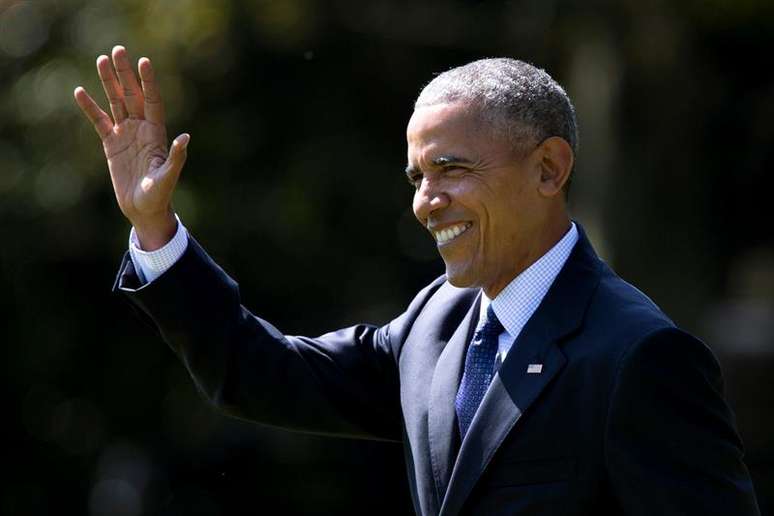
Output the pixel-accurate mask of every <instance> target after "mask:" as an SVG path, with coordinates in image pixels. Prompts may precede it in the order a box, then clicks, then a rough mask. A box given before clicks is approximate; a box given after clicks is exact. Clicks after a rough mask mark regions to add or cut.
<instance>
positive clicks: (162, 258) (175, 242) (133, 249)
mask: <svg viewBox="0 0 774 516" xmlns="http://www.w3.org/2000/svg"><path fill="white" fill-rule="evenodd" d="M175 218H176V219H177V231H176V232H175V236H173V237H172V240H170V241H169V242H167V244H166V245H165V246H164V247H162V248H160V249H157V250H155V251H143V250H142V249H140V241H139V240H138V239H137V233H135V231H134V228H132V230H131V231H130V232H129V257H130V258H131V259H132V264H133V265H134V270H135V271H136V272H137V276H138V277H139V279H140V281H141V282H143V283H150V282H151V281H153V280H155V279H156V278H158V277H159V276H161V275H162V274H164V273H165V272H166V271H167V270H168V269H169V268H170V267H172V266H173V265H174V264H175V262H176V261H178V260H179V259H180V257H181V256H183V253H185V250H186V248H187V247H188V230H186V229H185V226H183V223H182V222H180V219H179V218H178V216H177V215H175Z"/></svg>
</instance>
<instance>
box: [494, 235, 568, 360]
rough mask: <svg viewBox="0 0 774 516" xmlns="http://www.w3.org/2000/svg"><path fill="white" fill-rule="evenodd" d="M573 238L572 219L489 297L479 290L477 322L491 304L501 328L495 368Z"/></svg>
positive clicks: (534, 307) (549, 282) (543, 292)
mask: <svg viewBox="0 0 774 516" xmlns="http://www.w3.org/2000/svg"><path fill="white" fill-rule="evenodd" d="M577 242H578V228H577V227H575V223H574V222H573V223H572V226H571V227H570V229H569V230H568V231H567V233H565V235H564V236H563V237H562V239H561V240H559V242H557V243H556V245H554V247H552V248H551V249H550V250H549V251H548V252H547V253H546V254H544V255H543V256H542V257H540V258H539V259H538V260H537V261H536V262H535V263H533V264H532V265H530V266H529V267H528V268H527V269H525V270H524V272H522V273H521V274H519V275H518V276H516V278H514V279H513V281H511V282H510V283H509V284H508V285H507V286H506V287H505V288H504V289H503V290H502V291H501V292H500V293H499V294H498V295H497V296H496V297H495V298H494V299H493V300H491V299H489V298H488V297H486V295H485V294H482V296H481V309H480V311H479V324H481V321H484V320H485V319H486V311H487V308H489V306H490V304H491V306H492V308H493V310H494V312H495V315H496V316H497V319H498V320H499V321H500V322H501V323H502V325H503V327H504V328H505V331H504V332H503V333H501V334H500V337H499V339H498V351H497V358H496V362H495V370H497V369H498V368H499V367H500V364H502V362H503V361H504V360H505V357H506V355H507V354H508V351H510V349H511V346H512V345H513V343H514V342H515V341H516V338H517V337H518V336H519V334H520V333H521V330H522V328H524V325H525V324H527V321H529V318H530V317H532V314H534V313H535V310H537V307H538V306H539V305H540V303H541V302H542V301H543V298H544V297H545V296H546V293H548V289H549V288H550V287H551V285H552V284H553V282H554V280H555V279H556V277H557V276H558V275H559V271H561V270H562V267H563V266H564V264H565V262H566V261H567V259H568V258H569V257H570V253H571V252H572V249H573V247H575V244H576V243H577Z"/></svg>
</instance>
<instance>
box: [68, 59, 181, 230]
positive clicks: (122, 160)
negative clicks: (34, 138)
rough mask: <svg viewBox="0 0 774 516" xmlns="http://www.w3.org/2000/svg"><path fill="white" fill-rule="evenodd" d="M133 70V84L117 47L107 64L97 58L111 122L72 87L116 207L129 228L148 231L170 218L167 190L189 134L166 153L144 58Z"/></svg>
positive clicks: (81, 91)
mask: <svg viewBox="0 0 774 516" xmlns="http://www.w3.org/2000/svg"><path fill="white" fill-rule="evenodd" d="M138 71H139V75H140V81H139V82H138V80H137V77H136V76H135V74H134V72H133V71H132V69H131V67H130V66H129V58H128V56H127V54H126V50H125V49H124V48H123V47H120V46H117V47H115V48H114V49H113V62H112V64H111V61H110V59H109V58H108V57H107V56H100V57H99V58H98V59H97V72H98V73H99V78H100V81H101V82H102V86H103V88H104V90H105V95H106V96H107V99H108V102H109V103H110V111H111V113H112V115H113V118H112V120H111V118H110V116H108V115H107V113H105V112H104V111H103V110H102V109H101V108H100V107H99V105H97V103H96V102H94V100H93V99H92V98H91V97H90V96H89V94H88V93H86V91H85V90H84V89H83V88H80V87H79V88H76V90H75V100H76V102H77V103H78V105H79V106H80V108H81V109H82V110H83V112H84V114H85V115H86V116H87V117H88V118H89V120H91V122H92V124H94V129H95V130H96V131H97V134H99V136H100V138H101V139H102V147H103V149H104V151H105V157H106V158H107V162H108V168H109V169H110V178H111V181H112V183H113V189H114V191H115V194H116V200H117V201H118V206H119V208H120V209H121V211H122V212H123V214H124V215H125V216H126V217H127V218H128V219H129V220H130V221H131V222H132V224H133V225H134V226H135V227H138V226H143V227H148V226H153V225H154V224H156V225H158V224H157V223H158V222H160V221H161V222H163V221H167V222H168V221H169V218H170V217H171V206H170V205H171V198H172V192H173V191H174V189H175V185H176V184H177V178H178V176H179V174H180V170H181V169H182V167H183V163H184V162H185V148H186V145H187V143H188V139H189V136H188V135H187V134H183V135H181V136H179V137H178V138H176V139H175V141H174V142H173V145H172V149H171V151H170V150H169V147H168V146H167V131H166V128H165V126H164V123H165V122H164V106H163V104H162V102H161V97H160V95H159V91H158V87H157V85H156V81H155V76H154V72H153V68H152V67H151V63H150V60H148V59H146V58H142V59H140V61H139V62H138ZM161 225H164V224H163V223H162V224H161ZM167 226H168V224H167Z"/></svg>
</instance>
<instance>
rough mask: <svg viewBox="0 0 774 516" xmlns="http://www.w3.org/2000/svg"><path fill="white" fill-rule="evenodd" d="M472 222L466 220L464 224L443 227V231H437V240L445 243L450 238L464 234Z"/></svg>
mask: <svg viewBox="0 0 774 516" xmlns="http://www.w3.org/2000/svg"><path fill="white" fill-rule="evenodd" d="M471 225H472V224H471V223H469V222H466V223H464V224H457V225H456V226H452V227H450V228H446V229H442V230H441V231H436V232H435V240H436V241H437V242H438V243H439V244H444V243H446V242H448V241H449V240H452V239H453V238H456V237H458V236H460V235H461V234H463V233H464V232H465V231H467V230H468V228H469V227H470V226H471Z"/></svg>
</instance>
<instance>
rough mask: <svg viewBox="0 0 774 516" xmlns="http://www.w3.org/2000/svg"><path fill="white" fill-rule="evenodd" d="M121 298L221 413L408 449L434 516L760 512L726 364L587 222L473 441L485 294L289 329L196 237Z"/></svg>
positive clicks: (424, 506) (129, 270)
mask: <svg viewBox="0 0 774 516" xmlns="http://www.w3.org/2000/svg"><path fill="white" fill-rule="evenodd" d="M115 288H116V289H117V290H120V291H121V292H123V293H125V294H126V296H128V298H129V299H130V300H131V302H132V303H133V304H134V305H135V306H137V307H139V309H140V312H141V313H142V314H146V315H147V316H148V317H150V318H151V319H152V321H153V322H154V323H155V325H156V326H157V327H158V329H159V331H160V333H161V335H162V337H163V338H164V340H166V342H167V343H168V344H169V345H170V346H171V347H172V349H173V350H174V351H175V352H176V353H177V354H178V356H179V357H180V359H181V360H182V361H183V363H184V364H185V366H186V367H187V368H188V370H189V371H190V372H191V374H192V376H193V378H194V380H195V382H196V384H197V386H198V388H199V389H200V391H201V392H202V393H203V394H204V395H205V396H206V398H207V399H208V400H210V401H211V402H212V403H214V404H215V405H216V406H218V407H219V408H220V409H222V410H223V411H224V412H226V413H228V414H231V415H234V416H237V417H240V418H246V419H250V420H254V421H258V422H261V423H264V424H269V425H275V426H279V427H283V428H289V429H295V430H301V431H308V432H315V433H323V434H331V435H349V436H360V437H365V438H376V439H388V440H395V441H401V442H402V443H403V448H404V451H405V459H406V465H407V471H408V478H409V486H410V490H411V495H412V499H413V502H414V507H415V508H416V511H417V513H419V514H423V515H430V514H443V515H452V514H459V513H470V514H484V515H496V514H518V515H530V516H537V515H552V516H556V515H595V516H596V515H603V514H628V515H640V516H657V515H678V514H679V515H702V516H707V515H724V516H732V515H733V516H746V515H754V514H759V510H758V508H757V505H756V501H755V495H754V491H753V486H752V483H751V480H750V476H749V473H748V471H747V469H746V467H745V465H744V463H743V461H742V453H743V452H742V443H741V441H740V439H739V436H738V435H737V432H736V429H735V423H734V417H733V414H732V413H731V411H730V410H729V408H728V406H727V405H726V402H725V401H724V398H723V384H722V378H721V373H720V369H719V367H718V364H717V361H716V360H715V358H714V356H713V355H712V353H711V352H710V350H709V349H708V348H707V347H706V346H705V345H704V344H703V343H702V342H700V341H699V340H697V339H696V338H694V337H692V336H690V335H688V334H687V333H685V332H683V331H681V330H679V329H677V328H676V327H675V325H674V324H673V323H672V322H671V321H670V320H669V319H668V318H667V317H666V316H665V315H664V314H663V313H662V312H661V311H660V310H659V309H658V307H656V306H655V305H654V304H653V303H652V302H651V301H650V300H649V299H648V298H647V297H646V296H645V295H644V294H642V293H641V292H639V291H638V290H637V289H635V288H634V287H632V286H631V285H629V284H627V283H625V282H624V281H623V280H621V279H620V278H619V277H618V276H616V275H615V273H614V272H613V271H612V270H611V269H610V268H608V267H607V266H606V265H605V264H604V263H603V262H602V261H601V260H600V259H599V258H598V257H597V256H596V254H595V253H594V251H593V249H592V247H591V245H590V244H589V242H588V240H587V238H586V236H585V234H584V233H583V231H582V229H581V231H580V239H579V241H578V244H577V245H576V246H575V248H574V250H573V252H572V254H571V256H570V258H569V259H568V261H567V263H566V265H565V266H564V268H563V269H562V271H561V272H560V274H559V276H558V277H557V279H556V281H555V282H554V284H553V285H552V287H551V289H550V290H549V292H548V294H547V295H546V297H545V299H544V300H543V302H542V304H541V305H540V307H539V308H538V309H537V311H536V312H535V314H534V315H533V316H532V318H531V319H530V320H529V322H528V323H527V324H526V326H525V327H524V329H523V331H522V332H521V334H520V335H519V337H518V339H517V341H516V343H515V344H514V346H513V348H512V349H511V351H510V352H509V354H508V356H507V359H506V360H505V361H504V363H503V365H502V367H501V369H500V370H499V372H498V373H497V374H496V375H495V378H494V379H493V381H492V384H491V387H490V389H489V391H488V392H487V394H486V396H485V398H484V400H483V401H482V404H481V406H480V408H479V411H478V413H477V414H476V416H475V418H474V420H473V422H472V424H471V427H470V430H469V432H468V434H467V435H466V437H465V439H464V441H463V442H462V443H461V444H458V443H457V442H456V441H458V439H459V438H458V437H457V435H458V434H457V432H458V431H457V425H456V420H455V417H456V416H455V409H454V397H455V394H456V392H457V388H458V385H459V382H460V378H461V375H462V368H463V365H464V357H465V352H466V346H467V344H468V342H469V340H470V337H471V331H472V330H473V329H474V325H475V322H476V320H477V314H478V303H479V291H478V290H473V289H459V288H455V287H453V286H451V285H450V284H449V283H447V282H446V281H445V278H444V277H441V278H438V279H437V280H436V281H434V282H433V283H432V284H430V285H428V286H427V287H426V288H424V289H423V290H422V291H421V292H419V294H417V296H416V297H415V298H414V300H413V301H412V302H411V304H410V305H409V306H408V308H407V309H406V311H405V312H404V313H403V314H402V315H400V316H399V317H398V318H396V319H394V320H393V321H391V322H390V323H389V324H387V325H385V326H382V327H376V326H371V325H358V326H354V327H351V328H347V329H343V330H339V331H336V332H333V333H329V334H326V335H323V336H321V337H318V338H307V337H295V336H287V335H283V334H282V332H280V331H279V330H277V329H276V328H275V327H274V326H272V325H271V324H269V323H268V322H266V321H264V320H262V319H259V318H257V317H255V316H254V315H252V314H251V313H250V312H249V311H248V310H247V309H246V308H244V307H243V306H242V305H241V303H240V299H239V289H238V286H237V284H236V283H235V282H234V281H233V280H232V279H231V278H229V277H228V276H227V275H226V274H225V273H224V272H223V271H222V270H221V269H220V268H219V267H218V266H217V265H216V264H215V263H214V262H213V261H212V260H211V259H210V258H209V257H208V256H207V255H206V254H205V252H204V251H203V250H202V248H201V247H200V246H199V245H198V244H197V243H196V242H195V241H194V240H193V239H191V241H190V243H189V246H188V249H187V251H186V252H185V254H184V255H183V257H182V258H181V259H180V260H179V261H178V262H177V263H176V264H175V265H174V266H173V267H172V268H171V269H170V270H169V271H167V272H166V273H165V274H163V275H162V276H161V277H160V278H158V279H157V280H156V281H154V282H153V283H151V284H148V285H145V286H139V284H138V280H137V277H136V275H135V273H134V270H133V267H132V263H131V260H129V259H128V258H127V257H125V258H124V261H123V264H122V266H121V270H120V272H119V276H118V278H117V281H116V287H115ZM530 364H542V370H541V372H540V373H534V372H533V373H529V372H528V366H529V365H530ZM534 369H535V368H533V370H534ZM458 446H459V448H458Z"/></svg>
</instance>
